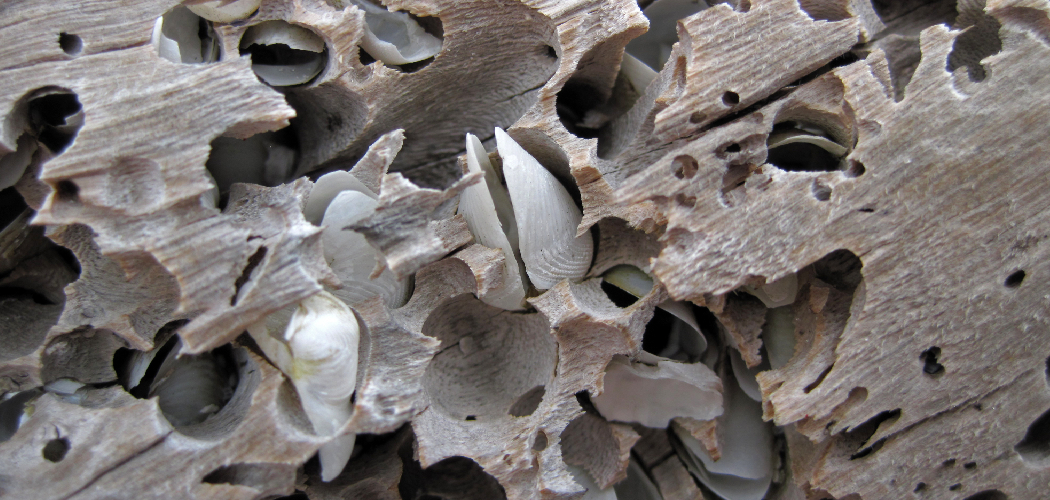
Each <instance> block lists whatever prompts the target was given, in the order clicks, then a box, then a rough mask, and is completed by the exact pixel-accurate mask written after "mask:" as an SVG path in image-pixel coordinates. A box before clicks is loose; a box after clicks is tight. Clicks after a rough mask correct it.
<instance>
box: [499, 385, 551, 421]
mask: <svg viewBox="0 0 1050 500" xmlns="http://www.w3.org/2000/svg"><path fill="white" fill-rule="evenodd" d="M546 392H547V390H546V389H544V387H543V386H542V385H537V386H536V387H533V388H532V389H529V390H528V392H526V393H525V394H522V395H521V396H520V397H518V399H517V400H516V401H514V404H512V405H511V406H510V411H508V412H507V413H509V414H510V415H511V416H513V417H527V416H529V415H532V413H533V412H535V411H536V408H539V406H540V403H541V402H542V401H543V395H544V394H546Z"/></svg>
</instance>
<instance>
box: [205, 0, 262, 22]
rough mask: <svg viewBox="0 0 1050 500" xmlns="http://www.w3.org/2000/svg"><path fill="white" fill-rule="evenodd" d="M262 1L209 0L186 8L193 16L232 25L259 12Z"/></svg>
mask: <svg viewBox="0 0 1050 500" xmlns="http://www.w3.org/2000/svg"><path fill="white" fill-rule="evenodd" d="M261 4H262V0H210V1H207V2H200V3H197V4H193V5H187V7H188V8H189V9H190V11H192V12H193V13H194V14H197V15H198V16H201V17H203V18H204V19H207V20H209V21H212V22H216V23H232V22H234V21H239V20H241V19H245V18H247V17H248V16H250V15H252V12H255V11H257V10H259V5H261Z"/></svg>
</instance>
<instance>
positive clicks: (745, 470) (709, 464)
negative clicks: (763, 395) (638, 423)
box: [674, 377, 773, 500]
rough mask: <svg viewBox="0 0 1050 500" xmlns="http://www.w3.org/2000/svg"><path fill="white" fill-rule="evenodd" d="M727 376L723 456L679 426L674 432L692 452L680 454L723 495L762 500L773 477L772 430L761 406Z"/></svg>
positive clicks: (735, 499) (733, 499)
mask: <svg viewBox="0 0 1050 500" xmlns="http://www.w3.org/2000/svg"><path fill="white" fill-rule="evenodd" d="M728 379H729V380H727V381H726V395H725V404H726V410H725V415H723V416H722V418H719V419H718V426H719V427H720V431H719V435H720V436H721V437H722V447H721V456H720V457H719V458H718V460H715V459H714V458H712V457H711V455H710V454H709V453H708V452H707V448H706V447H704V445H702V444H701V443H700V441H699V440H697V439H696V438H695V437H693V436H692V435H691V434H689V432H687V431H685V430H684V429H682V428H680V427H678V426H677V425H676V426H674V430H675V433H676V434H677V436H678V438H679V440H680V441H681V442H682V444H683V445H684V446H685V448H686V449H687V450H688V452H689V453H683V454H680V455H681V456H683V461H684V462H685V463H686V466H687V467H688V468H689V470H690V471H691V472H692V473H693V474H694V475H695V476H696V477H697V479H699V480H700V482H702V483H704V485H705V486H707V487H708V488H710V489H711V491H713V492H715V493H717V494H718V495H719V496H721V497H722V498H725V499H727V500H761V499H762V498H763V497H765V494H766V491H767V490H768V489H769V484H770V482H771V481H772V477H773V429H772V427H771V425H770V424H769V423H767V422H763V421H762V406H761V405H760V404H759V403H758V402H756V401H754V400H752V399H751V398H749V397H748V396H747V395H746V394H744V392H743V391H742V390H741V388H740V386H739V385H738V384H736V383H735V382H734V381H733V380H732V377H728Z"/></svg>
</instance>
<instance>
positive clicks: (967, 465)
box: [963, 462, 977, 470]
mask: <svg viewBox="0 0 1050 500" xmlns="http://www.w3.org/2000/svg"><path fill="white" fill-rule="evenodd" d="M963 468H964V469H967V470H974V469H976V468H977V462H966V463H965V464H963Z"/></svg>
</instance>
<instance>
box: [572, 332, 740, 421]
mask: <svg viewBox="0 0 1050 500" xmlns="http://www.w3.org/2000/svg"><path fill="white" fill-rule="evenodd" d="M602 384H603V390H602V392H601V394H598V395H597V396H594V397H592V398H591V401H592V402H593V403H594V406H595V408H597V409H598V412H599V413H601V414H602V416H603V417H605V418H606V419H608V420H616V421H620V422H637V423H639V424H642V425H644V426H646V427H656V428H664V427H667V425H668V424H669V422H670V420H671V419H672V418H675V417H690V418H695V419H697V420H710V419H712V418H715V417H717V416H718V415H720V414H721V413H722V381H721V379H719V378H718V375H716V374H715V373H714V372H713V371H711V369H710V368H708V367H707V366H705V365H704V364H702V363H692V364H686V363H679V362H677V361H671V360H667V359H662V358H658V357H656V356H653V355H651V354H649V353H646V352H644V351H643V352H641V353H639V355H638V356H637V359H636V360H635V361H631V360H628V359H627V358H626V357H624V356H615V357H613V359H612V361H611V362H610V363H609V365H608V366H607V367H606V368H605V377H604V381H603V383H602Z"/></svg>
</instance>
